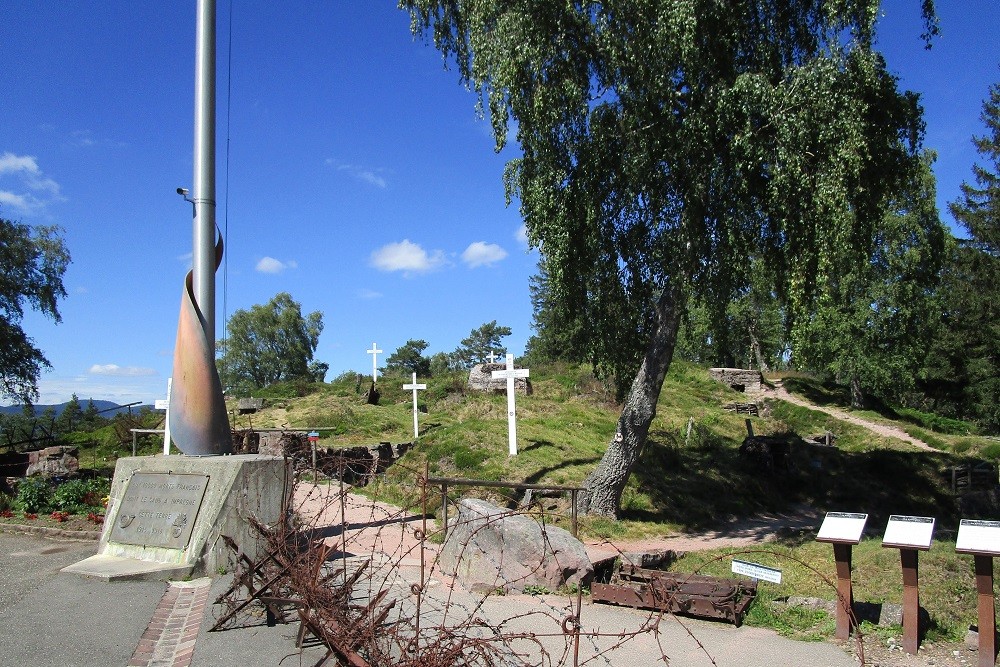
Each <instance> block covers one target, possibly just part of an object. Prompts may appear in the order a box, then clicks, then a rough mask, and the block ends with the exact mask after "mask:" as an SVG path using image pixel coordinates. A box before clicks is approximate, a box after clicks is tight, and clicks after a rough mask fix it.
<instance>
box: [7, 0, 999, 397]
mask: <svg viewBox="0 0 1000 667" xmlns="http://www.w3.org/2000/svg"><path fill="white" fill-rule="evenodd" d="M219 5H220V9H219V12H220V16H219V28H220V31H219V32H220V34H219V60H220V73H219V129H218V140H219V152H218V160H219V163H218V191H217V199H218V202H219V207H218V212H217V220H218V223H219V225H220V227H223V228H225V229H226V230H227V239H228V245H227V254H226V264H225V265H224V269H220V272H219V274H218V283H217V285H218V298H217V302H218V303H217V305H218V312H217V320H218V322H219V332H218V334H217V335H218V336H219V337H220V338H221V337H222V329H221V327H222V324H221V323H222V322H223V321H224V320H225V318H226V317H227V316H228V315H231V314H232V313H233V311H235V310H236V309H246V308H249V307H251V306H252V305H254V304H260V303H265V302H266V301H267V300H269V299H270V298H271V297H273V296H274V295H275V294H277V293H278V292H289V293H290V294H291V295H292V297H293V298H294V299H295V300H296V301H298V302H299V303H300V304H301V305H302V309H303V311H304V312H305V313H309V312H312V311H316V310H318V311H321V312H322V313H323V320H324V323H325V329H324V332H323V334H322V336H321V337H320V342H319V347H318V349H317V350H316V358H317V359H318V360H320V361H325V362H327V363H328V364H330V374H329V375H328V378H332V377H333V376H335V375H337V374H339V373H341V372H343V371H346V370H349V369H355V370H359V371H362V372H364V371H366V370H368V371H369V372H370V368H371V356H370V355H368V354H367V353H366V350H368V349H369V348H370V347H371V344H372V343H373V342H376V343H378V346H379V348H381V349H382V350H385V354H388V353H389V352H391V351H393V350H395V349H396V348H397V347H399V346H400V345H402V344H404V343H405V342H406V340H407V339H410V338H422V339H424V340H426V341H427V342H428V343H429V348H428V353H433V352H439V351H445V352H447V351H451V350H453V349H454V348H455V347H456V346H457V345H458V343H459V341H460V340H461V339H462V338H464V337H465V336H467V335H468V334H469V332H470V331H471V330H472V329H473V328H476V327H478V326H479V325H481V324H483V323H484V322H489V321H491V320H497V321H498V323H500V324H503V325H506V326H509V327H511V328H512V329H513V332H514V333H513V335H512V336H511V337H510V338H508V339H507V340H506V343H507V344H508V348H509V351H512V352H514V353H517V354H520V353H521V352H522V351H523V348H524V343H525V341H526V340H527V339H528V337H529V336H530V335H531V303H530V300H529V296H528V278H529V276H531V275H532V274H533V273H534V272H535V265H536V261H537V255H536V254H535V253H534V252H529V251H528V248H527V245H526V244H525V242H524V239H523V236H522V234H521V233H520V229H521V219H520V216H519V214H518V211H517V209H516V206H515V207H510V208H508V207H506V206H505V203H504V193H503V185H502V182H501V175H502V172H503V166H504V163H505V162H506V161H507V160H508V159H510V158H511V157H512V156H513V155H514V149H513V148H508V149H507V150H506V151H505V152H503V153H501V154H499V155H498V154H496V153H494V151H493V140H492V137H491V136H490V128H489V125H488V123H486V122H485V121H482V120H479V119H478V117H477V115H476V111H475V105H476V98H475V96H474V95H473V94H472V93H470V92H468V91H467V90H465V89H464V88H463V87H462V86H461V85H459V81H458V76H457V74H456V73H455V71H454V70H446V69H445V68H444V67H443V63H442V60H441V57H440V55H439V54H438V53H437V52H436V51H435V50H434V49H433V48H431V47H429V46H427V45H425V44H424V42H423V41H422V40H415V39H414V38H413V37H412V36H411V35H410V32H409V19H408V16H407V15H406V14H405V13H404V12H401V11H399V10H397V9H396V8H395V3H394V2H392V1H391V0H387V1H384V2H383V1H378V2H376V1H375V0H363V1H359V2H348V1H346V0H301V1H299V2H293V3H274V2H258V1H256V0H254V1H252V2H251V1H249V0H234V1H233V14H232V17H230V15H229V9H228V5H229V3H228V2H225V1H224V0H222V1H220V3H219ZM918 7H919V2H918V1H917V0H891V1H890V2H886V3H885V6H884V11H883V13H884V17H883V19H882V28H881V30H880V41H879V44H880V46H881V48H882V49H883V50H884V52H885V54H886V59H887V61H888V63H889V68H890V70H891V71H893V72H894V73H896V74H897V75H898V76H899V77H900V79H901V85H902V87H904V88H908V89H911V90H914V91H916V92H919V93H920V94H921V95H922V98H923V104H924V107H925V111H926V120H927V139H926V146H927V147H929V148H933V149H935V150H936V151H937V152H938V154H939V159H938V162H937V164H936V165H935V173H936V175H937V178H938V201H939V206H941V207H942V211H945V204H946V202H948V201H952V200H954V199H955V198H956V197H957V196H958V185H959V183H961V182H962V181H963V180H966V179H968V178H970V174H971V166H972V164H973V162H974V161H975V160H976V154H975V152H974V149H973V148H972V145H971V143H970V139H971V137H972V136H973V135H974V134H983V132H984V128H983V125H982V123H981V121H980V118H979V115H980V112H981V108H982V100H983V99H984V98H985V97H986V94H987V88H988V86H989V85H990V84H991V83H993V82H996V81H1000V69H998V65H1000V36H998V33H997V28H996V26H998V25H1000V3H997V2H995V1H994V0H979V1H975V2H959V1H957V0H949V1H942V0H939V1H938V13H939V16H940V19H941V30H942V35H941V36H940V37H939V38H938V39H937V40H936V41H935V42H934V47H933V49H931V50H930V51H926V50H924V48H923V43H922V42H921V40H920V38H919V35H920V33H921V25H920V20H919V12H918ZM194 9H195V2H194V0H183V1H178V2H170V3H167V2H150V3H147V2H125V1H123V0H110V1H108V0H105V1H103V2H92V1H88V0H80V1H78V2H72V3H68V2H57V1H56V0H7V1H6V2H4V10H3V14H2V16H0V44H2V47H0V48H2V62H3V64H2V66H0V90H3V91H4V98H5V102H4V104H3V105H0V215H2V216H3V217H6V218H10V219H14V220H20V221H22V222H25V223H28V224H33V225H34V224H57V225H60V226H62V227H63V228H64V230H65V238H66V242H67V245H68V247H69V250H70V252H71V254H72V257H73V263H72V264H71V266H70V268H69V270H68V271H67V273H66V276H65V284H66V288H67V291H68V292H69V295H68V297H67V298H66V299H65V300H64V301H63V302H62V303H61V306H60V309H61V312H62V316H63V321H62V323H61V324H58V325H56V324H53V323H52V322H51V321H49V320H47V319H45V318H42V317H40V316H38V315H37V314H28V315H27V316H26V317H25V321H24V325H25V327H26V329H27V330H28V333H29V335H30V336H32V337H33V338H34V340H35V342H36V344H37V345H38V346H39V347H40V348H41V349H42V350H43V351H44V352H45V354H46V356H47V357H48V359H49V361H50V362H51V363H52V368H51V369H50V370H48V371H46V372H45V373H44V374H43V376H42V378H41V382H40V383H39V389H40V392H41V396H40V399H39V403H42V404H46V403H56V402H61V401H63V400H67V399H68V398H69V397H70V395H71V394H73V393H76V394H77V395H78V396H79V397H80V398H81V399H84V400H86V399H87V398H95V399H107V400H113V401H117V402H119V403H126V402H131V401H144V402H152V401H153V400H154V399H156V398H162V397H165V395H166V382H167V378H168V376H169V375H170V367H171V357H172V349H173V344H174V336H175V333H176V326H177V314H178V305H179V301H180V295H181V289H182V281H183V277H184V274H185V273H186V271H187V270H188V268H189V266H190V261H191V208H190V205H189V204H187V203H185V202H184V201H183V200H182V199H181V198H180V197H179V196H178V195H177V194H176V188H178V187H189V186H190V184H191V180H192V157H191V155H192V126H193V78H194V64H193V63H194ZM230 25H232V51H231V53H232V57H231V69H230V65H229V62H228V61H227V57H228V53H229V49H228V40H229V34H230V33H229V28H230ZM230 72H231V75H230ZM227 96H229V102H228V103H227ZM227 130H228V131H227ZM227 135H228V142H227ZM227 156H228V170H227ZM943 216H944V217H945V219H946V220H949V221H950V216H949V215H948V214H947V213H946V212H945V213H943ZM385 354H384V355H382V356H381V357H380V360H379V363H380V365H381V363H382V361H383V360H384V357H385Z"/></svg>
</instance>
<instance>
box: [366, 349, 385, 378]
mask: <svg viewBox="0 0 1000 667" xmlns="http://www.w3.org/2000/svg"><path fill="white" fill-rule="evenodd" d="M381 352H382V350H380V349H378V345H376V344H375V343H372V349H370V350H368V354H370V355H372V382H378V355H379V354H380V353H381Z"/></svg>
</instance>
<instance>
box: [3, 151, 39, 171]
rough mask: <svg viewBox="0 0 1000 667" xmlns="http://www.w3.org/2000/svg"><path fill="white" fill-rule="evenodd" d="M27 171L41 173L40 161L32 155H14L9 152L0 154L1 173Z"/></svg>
mask: <svg viewBox="0 0 1000 667" xmlns="http://www.w3.org/2000/svg"><path fill="white" fill-rule="evenodd" d="M18 172H27V173H29V174H38V173H40V171H39V169H38V162H37V161H36V160H35V158H34V157H33V156H31V155H14V154H13V153H10V152H7V153H4V154H3V155H0V174H12V173H18Z"/></svg>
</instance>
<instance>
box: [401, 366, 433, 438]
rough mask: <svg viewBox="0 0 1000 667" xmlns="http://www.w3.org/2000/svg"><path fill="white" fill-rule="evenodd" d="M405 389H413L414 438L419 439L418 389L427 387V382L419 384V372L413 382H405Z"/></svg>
mask: <svg viewBox="0 0 1000 667" xmlns="http://www.w3.org/2000/svg"><path fill="white" fill-rule="evenodd" d="M403 389H412V390H413V439H414V440H416V439H417V435H418V431H417V391H419V390H420V389H427V385H426V384H417V374H416V373H414V374H413V382H412V383H410V384H404V385H403Z"/></svg>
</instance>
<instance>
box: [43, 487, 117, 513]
mask: <svg viewBox="0 0 1000 667" xmlns="http://www.w3.org/2000/svg"><path fill="white" fill-rule="evenodd" d="M107 490H108V489H107V482H106V480H102V479H89V480H83V479H73V480H70V481H68V482H64V483H63V484H60V485H59V486H58V487H56V490H55V491H54V492H53V493H52V505H53V506H54V507H55V508H56V509H57V510H60V511H62V512H69V513H70V514H87V513H89V512H93V511H94V508H96V507H103V506H104V502H103V498H104V496H105V495H106V494H107Z"/></svg>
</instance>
